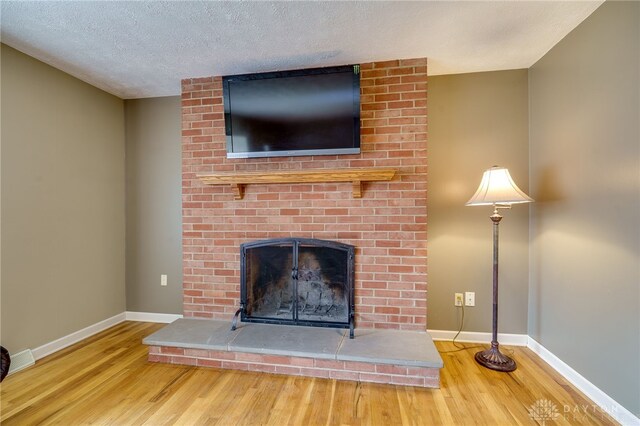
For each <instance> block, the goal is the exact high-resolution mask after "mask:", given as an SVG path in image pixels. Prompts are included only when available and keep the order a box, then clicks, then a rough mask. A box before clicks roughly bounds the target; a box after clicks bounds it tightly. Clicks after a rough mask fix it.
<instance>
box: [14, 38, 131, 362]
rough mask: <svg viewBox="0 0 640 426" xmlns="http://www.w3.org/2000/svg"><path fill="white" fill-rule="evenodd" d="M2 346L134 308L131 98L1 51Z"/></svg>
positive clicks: (20, 345) (30, 344) (24, 344)
mask: <svg viewBox="0 0 640 426" xmlns="http://www.w3.org/2000/svg"><path fill="white" fill-rule="evenodd" d="M1 50H2V52H1V55H2V63H1V67H2V69H1V71H2V74H1V77H2V81H1V85H2V109H1V112H2V116H1V121H2V133H1V137H2V164H1V168H2V171H1V173H2V180H1V182H2V188H1V191H2V224H1V226H2V244H1V245H2V249H1V252H2V271H1V292H2V312H1V320H2V329H1V333H2V336H1V339H2V345H3V346H5V347H6V348H8V350H9V351H10V352H11V353H16V352H18V351H20V350H23V349H26V348H35V347H38V346H40V345H42V344H45V343H48V342H51V341H53V340H55V339H58V338H60V337H62V336H65V335H67V334H69V333H72V332H75V331H77V330H80V329H82V328H84V327H87V326H89V325H92V324H95V323H96V322H99V321H101V320H104V319H106V318H109V317H111V316H113V315H116V314H119V313H121V312H123V311H124V308H125V284H124V253H123V247H124V231H125V228H124V219H125V217H124V116H123V103H122V100H120V99H118V98H116V97H114V96H112V95H109V94H107V93H105V92H103V91H101V90H98V89H96V88H95V87H92V86H90V85H88V84H86V83H83V82H81V81H79V80H77V79H75V78H73V77H71V76H69V75H67V74H65V73H63V72H61V71H58V70H56V69H54V68H52V67H49V66H48V65H45V64H43V63H42V62H39V61H37V60H35V59H33V58H30V57H28V56H26V55H24V54H22V53H20V52H18V51H16V50H14V49H12V48H10V47H7V46H5V45H2V47H1Z"/></svg>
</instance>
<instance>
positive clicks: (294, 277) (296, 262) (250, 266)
mask: <svg viewBox="0 0 640 426" xmlns="http://www.w3.org/2000/svg"><path fill="white" fill-rule="evenodd" d="M353 254H354V248H353V246H350V245H347V244H341V243H336V242H333V241H322V240H311V239H278V240H267V241H256V242H252V243H246V244H243V245H242V246H241V255H242V271H241V280H242V282H241V298H242V300H241V302H242V305H243V311H242V321H249V322H251V321H253V322H268V323H282V324H298V325H315V326H325V327H345V328H346V327H349V325H350V322H351V321H352V318H353V275H354V265H353V257H354V256H353Z"/></svg>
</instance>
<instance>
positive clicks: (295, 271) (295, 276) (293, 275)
mask: <svg viewBox="0 0 640 426" xmlns="http://www.w3.org/2000/svg"><path fill="white" fill-rule="evenodd" d="M291 278H292V279H294V280H297V279H298V268H293V269H292V270H291Z"/></svg>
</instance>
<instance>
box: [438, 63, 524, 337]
mask: <svg viewBox="0 0 640 426" xmlns="http://www.w3.org/2000/svg"><path fill="white" fill-rule="evenodd" d="M527 96H528V95H527V70H515V71H500V72H486V73H473V74H460V75H448V76H435V77H429V148H428V155H429V170H428V182H429V194H428V197H427V200H428V202H427V203H428V204H427V212H428V219H427V223H428V239H429V254H428V273H429V278H428V283H429V284H428V292H429V297H428V307H427V312H428V319H427V328H429V329H435V330H457V329H458V328H459V326H460V319H461V311H460V308H456V307H455V306H454V305H453V298H454V293H455V292H465V291H474V292H475V293H476V306H475V307H470V308H465V309H466V310H465V326H464V330H466V331H481V332H490V331H491V321H492V314H491V309H492V299H491V297H492V255H493V252H492V241H493V240H492V224H491V220H490V219H489V216H490V215H491V213H492V210H491V207H465V205H464V204H465V203H466V202H467V201H468V200H469V198H471V196H472V195H473V193H474V192H475V190H476V189H477V187H478V185H479V184H480V178H481V177H482V172H483V171H484V170H485V169H487V168H489V167H491V166H493V165H500V166H504V167H507V168H508V169H509V171H510V173H511V176H512V177H513V179H514V180H515V182H516V183H517V184H518V186H519V187H520V188H521V189H523V190H524V191H525V192H527V189H528V172H529V169H528V107H527V103H528V100H527ZM528 212H529V209H528V206H526V205H519V206H518V205H516V206H514V208H513V209H512V210H506V211H503V216H504V219H503V220H502V222H501V224H500V292H499V294H500V303H499V308H500V310H499V328H498V329H499V331H500V332H501V333H523V334H524V333H526V331H527V286H528V282H527V280H528V254H529V252H528V220H529V213H528Z"/></svg>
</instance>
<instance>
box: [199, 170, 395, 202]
mask: <svg viewBox="0 0 640 426" xmlns="http://www.w3.org/2000/svg"><path fill="white" fill-rule="evenodd" d="M395 174H396V170H395V169H388V168H351V169H316V170H282V171H265V172H228V173H215V174H209V175H198V178H200V180H201V181H202V182H204V183H205V184H207V185H231V188H232V189H233V193H234V198H235V199H236V200H241V199H242V197H243V189H244V185H249V184H252V183H253V184H256V183H258V184H266V183H327V182H351V183H352V191H353V198H362V185H361V184H362V182H373V181H385V180H391V179H392V178H393V176H395Z"/></svg>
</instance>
